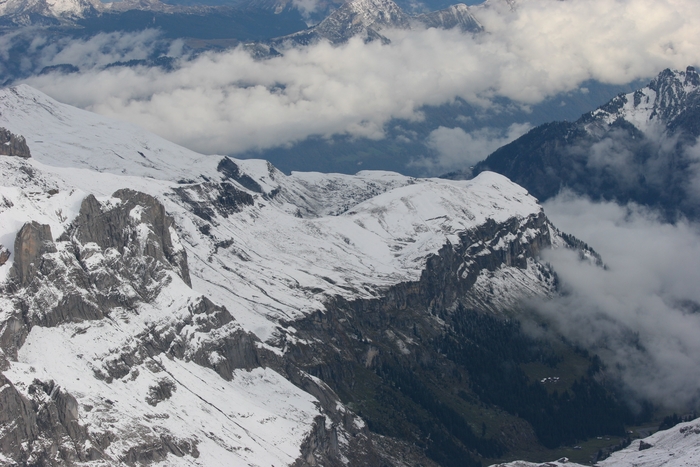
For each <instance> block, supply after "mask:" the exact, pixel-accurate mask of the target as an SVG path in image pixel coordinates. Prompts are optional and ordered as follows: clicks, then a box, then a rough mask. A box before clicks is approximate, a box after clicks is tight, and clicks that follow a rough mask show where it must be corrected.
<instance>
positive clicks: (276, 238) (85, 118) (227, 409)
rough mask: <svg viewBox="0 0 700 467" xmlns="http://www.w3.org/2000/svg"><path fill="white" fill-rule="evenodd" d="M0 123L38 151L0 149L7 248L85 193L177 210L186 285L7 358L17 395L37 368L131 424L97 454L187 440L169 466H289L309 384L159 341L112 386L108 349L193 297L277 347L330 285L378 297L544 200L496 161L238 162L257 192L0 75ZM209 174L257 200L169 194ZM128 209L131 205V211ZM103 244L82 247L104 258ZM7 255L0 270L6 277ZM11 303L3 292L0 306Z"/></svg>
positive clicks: (51, 335)
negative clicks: (450, 164) (465, 176)
mask: <svg viewBox="0 0 700 467" xmlns="http://www.w3.org/2000/svg"><path fill="white" fill-rule="evenodd" d="M0 127H5V128H7V129H8V130H10V131H11V132H13V133H15V134H20V135H23V136H24V137H25V138H26V140H27V144H28V146H29V148H30V150H31V153H32V157H31V158H30V159H28V160H23V159H19V158H11V157H0V172H1V173H2V174H3V177H2V180H3V182H2V186H0V245H3V246H4V247H6V248H8V249H10V251H11V252H12V249H13V245H14V238H15V236H16V234H17V232H18V231H19V229H20V228H21V227H22V225H23V224H24V223H25V222H28V221H32V220H34V221H38V222H39V223H42V224H48V225H50V227H51V230H52V234H53V236H54V238H57V237H58V236H59V235H60V234H61V233H62V232H63V231H65V229H66V228H67V227H68V226H69V224H70V222H71V221H72V220H73V219H74V218H75V216H76V215H77V213H78V211H79V209H80V204H81V201H82V200H83V199H84V197H85V196H87V195H88V194H94V195H95V196H96V197H97V198H98V200H99V201H100V202H102V203H113V202H116V201H118V200H115V199H114V198H111V195H112V193H114V192H115V191H116V190H118V189H121V188H131V189H134V190H138V191H141V192H144V193H147V194H150V195H152V196H154V197H156V198H157V199H159V200H160V201H161V202H162V203H163V204H164V205H165V208H166V210H167V212H168V213H169V214H170V215H172V216H173V217H174V219H175V225H176V228H177V238H179V242H180V245H181V247H183V248H184V249H185V250H186V252H187V255H188V262H189V267H190V273H191V276H192V284H193V287H192V289H190V288H188V287H187V286H186V285H185V284H184V282H182V281H181V280H180V279H179V277H178V276H177V275H175V274H172V277H171V279H172V281H171V282H170V283H169V285H167V286H166V287H164V289H163V290H162V291H161V292H160V295H159V296H158V297H157V299H156V300H155V302H153V303H150V304H144V305H142V306H140V307H139V309H138V310H135V311H127V310H124V311H123V312H114V313H112V314H111V315H110V317H109V319H103V320H98V321H89V322H83V323H70V324H62V325H60V326H58V327H55V328H42V327H34V328H33V329H32V330H31V332H30V334H29V336H28V338H27V341H26V343H25V345H24V346H23V347H22V348H21V349H20V353H19V358H18V360H19V361H18V362H13V363H12V367H11V369H10V370H8V371H7V372H5V375H6V376H7V377H8V378H9V379H10V380H11V381H12V382H13V384H15V386H16V387H17V388H18V389H19V390H20V391H26V390H27V388H28V386H29V384H31V382H32V381H33V379H34V378H37V377H38V378H39V379H42V380H50V379H52V380H54V381H55V382H56V383H57V384H59V385H60V386H61V387H62V388H64V389H66V390H68V391H69V392H70V393H71V394H73V395H74V396H75V397H76V399H77V400H78V403H79V405H80V411H79V412H80V416H81V422H86V423H88V424H89V425H90V426H94V427H107V426H110V427H111V428H110V429H111V430H113V431H114V432H116V433H119V434H120V436H122V435H123V436H124V438H123V439H119V441H117V442H115V443H113V444H112V445H110V448H109V450H110V451H109V452H108V454H112V455H114V456H117V457H118V456H119V455H120V453H123V452H124V451H125V450H126V449H127V448H128V447H129V446H130V444H129V443H132V442H135V441H134V439H132V438H133V437H134V436H137V435H138V436H141V439H143V438H144V437H146V438H147V437H148V436H153V437H155V438H157V437H158V436H160V434H162V433H170V434H172V435H173V436H176V437H177V438H178V439H181V440H192V441H193V442H195V441H196V443H197V445H198V450H199V452H200V457H199V458H196V459H195V458H193V457H191V456H185V457H183V458H174V457H168V462H167V463H166V464H167V465H178V462H179V463H182V464H183V465H266V466H269V465H289V464H290V463H292V462H293V461H294V460H295V459H296V458H297V457H298V456H299V454H300V450H299V448H300V445H301V443H302V441H303V439H304V438H305V436H307V435H308V433H309V431H310V430H311V427H312V423H313V419H314V417H315V416H317V415H319V414H320V413H321V412H320V409H319V407H318V406H317V402H316V401H315V400H314V398H313V397H312V396H310V395H309V394H307V393H305V392H303V391H301V390H300V389H298V388H296V387H295V386H293V385H292V384H291V383H290V382H288V381H287V380H285V379H284V378H283V377H282V376H280V375H278V374H276V373H275V372H274V371H272V370H270V369H256V370H253V371H250V372H248V371H244V370H237V371H235V374H234V377H233V380H232V381H230V382H227V381H225V380H223V379H222V378H221V377H219V375H218V374H216V373H215V372H213V371H211V370H209V369H206V368H203V367H201V366H198V365H196V364H195V363H193V362H188V361H182V360H170V359H168V358H166V357H165V356H163V355H161V356H156V357H154V358H153V359H152V360H153V361H150V362H148V364H142V365H140V366H138V367H137V370H138V372H135V371H133V370H132V372H131V373H130V374H129V375H127V376H125V377H123V378H121V379H117V380H114V381H112V382H111V383H107V382H105V381H102V380H100V379H98V378H96V377H95V376H94V371H95V368H96V367H99V364H100V362H101V361H104V360H105V359H109V358H110V355H114V354H115V352H118V351H119V349H122V348H127V347H129V346H130V345H133V343H134V340H135V339H137V337H136V336H138V335H139V334H140V333H143V332H144V331H146V330H147V329H148V327H149V326H153V325H158V326H161V325H162V326H167V325H169V323H173V322H174V321H175V320H178V319H181V317H182V316H183V314H185V313H187V309H188V305H189V304H191V303H193V301H195V300H197V299H198V297H201V296H202V295H204V296H206V297H208V298H209V299H211V300H212V301H213V302H214V303H216V304H218V305H223V306H225V307H226V308H227V309H228V310H229V312H230V313H231V315H232V316H233V317H234V319H235V320H236V321H235V322H234V323H230V326H234V327H235V326H241V327H242V328H243V329H244V330H246V331H249V332H252V333H254V334H256V335H257V336H258V337H259V338H260V339H261V340H262V341H263V344H261V345H263V346H265V347H266V348H269V349H272V350H274V351H275V352H277V353H283V352H284V351H285V349H284V348H278V347H277V346H280V345H283V344H282V343H283V342H286V341H289V340H290V339H294V336H293V333H294V332H295V331H294V328H293V327H292V326H289V325H288V324H287V325H286V326H285V325H284V323H289V322H291V321H293V320H294V319H297V318H300V317H303V316H304V315H305V314H307V313H310V312H314V311H316V310H323V309H324V304H325V301H326V300H327V299H328V298H329V297H331V296H335V295H340V296H343V297H346V298H349V299H355V298H362V297H376V296H379V295H380V294H381V293H382V292H383V290H385V289H386V288H387V287H389V286H391V285H394V284H396V283H399V282H405V281H413V280H417V279H419V277H420V274H421V271H422V270H423V268H424V266H425V263H426V259H427V258H428V256H430V255H431V254H434V253H436V252H437V251H438V250H439V249H440V248H441V247H443V246H444V245H445V244H447V243H449V242H452V243H455V242H457V241H458V234H459V233H460V232H462V231H464V230H467V229H471V228H474V227H477V226H479V225H481V224H483V223H484V222H485V221H486V220H487V219H489V218H491V219H494V220H495V221H496V222H504V221H506V220H508V219H510V218H513V217H515V218H520V219H525V218H527V217H528V216H531V215H537V214H538V213H540V212H541V207H540V206H539V205H538V204H537V202H536V200H535V199H534V198H533V197H531V196H530V195H528V194H527V192H526V191H525V190H524V189H523V188H521V187H519V186H518V185H516V184H514V183H512V182H510V181H509V180H508V179H506V178H505V177H503V176H500V175H497V174H494V173H489V172H485V173H482V174H481V175H479V176H478V177H477V178H475V179H474V180H471V181H448V180H440V179H415V178H411V177H405V176H402V175H399V174H395V173H389V172H360V173H358V174H356V175H352V176H351V175H341V174H319V173H293V174H292V175H289V176H288V175H285V174H283V173H282V172H280V171H279V170H277V169H275V168H274V167H272V166H271V165H270V164H269V163H267V162H265V161H256V160H245V161H242V160H232V162H233V163H235V164H236V165H237V166H238V168H239V170H240V172H241V173H242V174H244V175H247V176H248V177H250V179H252V180H254V181H255V182H256V183H257V184H258V185H259V187H260V189H261V190H260V191H262V193H260V192H258V191H257V190H253V191H251V190H249V189H247V188H245V187H243V186H242V185H240V184H238V183H237V182H235V181H233V180H231V179H229V180H228V181H227V180H226V177H225V176H224V174H222V173H221V172H219V171H217V165H218V164H219V162H220V161H222V157H221V156H204V155H201V154H197V153H194V152H192V151H189V150H187V149H184V148H181V147H179V146H177V145H175V144H173V143H170V142H168V141H166V140H163V139H162V138H160V137H157V136H155V135H152V134H150V133H148V132H146V131H144V130H142V129H139V128H137V127H135V126H133V125H130V124H127V123H122V122H119V121H115V120H111V119H108V118H106V117H102V116H99V115H96V114H92V113H89V112H85V111H82V110H78V109H76V108H73V107H70V106H67V105H64V104H60V103H58V102H56V101H54V100H52V99H50V98H49V97H47V96H45V95H43V94H42V93H40V92H38V91H36V90H34V89H32V88H30V87H28V86H26V85H20V86H17V87H14V88H6V89H0ZM220 182H226V183H231V184H233V185H235V186H236V187H237V188H238V190H240V191H242V192H246V193H248V194H249V195H250V196H252V199H253V203H252V204H250V205H243V206H242V207H241V209H240V211H238V212H229V213H227V214H226V215H224V214H221V213H217V214H215V215H214V217H213V218H212V219H211V221H210V222H207V221H205V220H204V219H203V218H201V217H198V216H197V215H195V214H194V212H193V210H192V208H191V206H190V205H188V204H187V202H185V201H183V199H182V197H181V196H179V195H178V194H177V193H176V192H175V191H174V190H175V189H180V190H185V191H186V192H187V193H188V194H189V195H191V199H194V200H195V201H197V200H199V201H202V202H205V203H207V202H209V201H210V200H211V199H215V198H216V193H217V192H216V191H215V187H216V185H217V184H218V183H220ZM212 187H213V188H212ZM212 190H214V191H212ZM130 214H131V217H133V218H134V219H136V220H138V219H140V211H139V210H138V209H135V210H132V211H131V213H130ZM205 227H208V229H209V231H208V232H207V233H203V232H206V230H207V229H206V228H205ZM176 243H177V239H176ZM98 253H99V252H98ZM100 254H101V253H100ZM100 254H97V255H96V256H95V257H94V258H90V261H92V260H93V259H94V261H96V262H98V263H99V261H100V258H101V256H100ZM105 254H107V252H105ZM11 259H12V257H11ZM11 263H12V261H11V260H10V261H8V262H7V263H6V264H5V265H3V266H0V281H4V280H6V278H7V275H8V272H9V269H10V265H11ZM533 271H534V270H533ZM535 272H536V271H535ZM527 274H529V273H527ZM10 306H11V305H10V304H9V303H8V302H5V301H0V320H3V319H6V318H5V315H6V312H7V310H8V309H9V307H10ZM182 332H187V329H184V330H183V331H182ZM283 334H286V339H281V338H280V337H281V336H282V335H283ZM191 337H192V338H197V336H191ZM217 358H220V356H218V355H217V354H216V353H212V354H211V355H210V356H209V359H210V361H215V360H216V359H217ZM164 380H165V381H169V382H171V383H173V384H175V387H176V390H175V391H174V392H173V395H172V397H171V398H170V399H167V400H164V401H162V402H160V403H159V404H158V405H157V406H151V405H149V404H147V403H146V401H145V397H146V395H147V394H148V391H149V388H150V387H152V386H154V385H156V384H157V383H158V382H160V381H164ZM134 427H136V428H137V430H136V431H134ZM99 429H102V428H99ZM129 433H134V434H132V435H129ZM129 436H131V437H129ZM166 464H164V465H166Z"/></svg>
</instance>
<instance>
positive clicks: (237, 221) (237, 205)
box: [0, 85, 634, 466]
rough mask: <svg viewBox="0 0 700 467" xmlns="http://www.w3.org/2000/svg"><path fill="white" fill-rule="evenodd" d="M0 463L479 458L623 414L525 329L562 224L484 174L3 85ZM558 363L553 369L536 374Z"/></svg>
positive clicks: (563, 436) (595, 427)
mask: <svg viewBox="0 0 700 467" xmlns="http://www.w3.org/2000/svg"><path fill="white" fill-rule="evenodd" d="M0 126H1V127H3V128H5V130H3V131H2V132H1V133H0V137H1V138H2V140H3V144H2V146H1V147H3V148H5V149H3V151H2V153H3V154H4V155H3V156H0V165H1V166H2V176H3V184H2V187H0V226H1V228H2V230H1V231H0V244H1V246H0V349H1V353H0V368H1V370H2V374H1V375H0V378H2V385H1V386H0V387H1V389H0V405H1V406H2V412H1V414H0V417H2V420H1V421H0V424H1V425H0V426H1V427H2V429H1V430H0V453H1V454H2V462H3V463H5V464H8V465H96V466H97V465H134V464H153V465H277V466H278V465H397V466H398V465H411V466H415V465H426V466H429V465H444V466H451V465H479V464H481V463H482V462H483V460H484V459H497V458H500V457H502V456H504V455H505V454H506V453H509V452H529V451H532V450H533V449H534V450H539V451H540V452H541V451H542V450H546V449H548V448H553V447H556V446H559V445H561V444H565V443H572V442H574V441H575V440H579V439H585V438H587V437H590V436H595V435H600V434H623V433H624V424H625V423H628V422H631V421H633V418H634V416H633V415H632V414H631V413H629V411H628V410H627V409H626V406H625V405H624V404H622V403H621V402H620V401H619V399H618V398H617V397H616V396H615V394H614V393H612V392H611V391H610V390H609V389H608V388H606V387H605V386H604V385H602V383H601V382H600V380H599V378H597V376H596V375H598V374H599V372H600V371H601V367H600V362H599V361H597V359H595V358H593V357H591V356H589V355H588V354H586V353H585V352H583V351H579V350H577V349H573V348H571V347H570V346H569V345H568V344H566V342H564V341H558V340H556V339H555V340H551V339H550V340H541V339H537V338H535V337H531V335H530V334H529V333H526V332H524V331H523V329H522V327H521V326H520V324H519V321H518V320H519V317H521V316H524V315H523V313H525V310H526V307H525V306H524V305H523V300H524V299H547V297H552V296H554V295H556V294H557V293H558V289H557V279H556V274H555V272H554V271H553V270H552V269H551V267H550V266H548V265H547V264H545V263H543V262H542V261H541V260H540V259H539V254H540V252H541V251H542V250H543V249H544V248H549V247H554V248H574V249H577V250H579V251H580V255H581V258H582V260H584V261H591V262H594V263H599V262H600V258H599V257H598V256H597V255H596V254H595V252H593V251H592V250H590V249H588V248H587V247H586V246H585V245H584V244H582V243H581V242H579V241H577V240H576V239H574V238H572V237H570V236H568V235H565V234H563V233H560V232H559V231H558V230H557V229H556V228H555V227H554V226H553V225H552V224H551V223H550V222H549V221H548V219H547V218H546V216H545V215H544V213H543V211H542V208H541V207H540V206H539V205H538V204H537V202H536V200H535V199H534V198H533V197H532V196H530V195H529V194H528V193H527V192H526V191H525V190H524V189H523V188H521V187H519V186H518V185H516V184H514V183H512V182H510V181H509V180H508V179H506V178H505V177H503V176H501V175H497V174H495V173H491V172H484V173H481V174H480V175H479V176H477V177H476V178H474V179H473V180H470V181H450V180H441V179H416V178H411V177H406V176H402V175H399V174H395V173H390V172H360V173H358V174H357V175H354V176H349V175H339V174H320V173H292V174H291V175H285V174H283V173H282V172H280V171H278V170H277V169H275V168H274V167H273V166H271V165H270V164H269V163H267V162H265V161H261V160H247V161H241V160H235V159H232V158H229V157H218V156H202V155H199V154H196V153H193V152H191V151H189V150H186V149H184V148H181V147H179V146H176V145H174V144H172V143H169V142H167V141H165V140H163V139H161V138H159V137H156V136H154V135H152V134H149V133H147V132H145V131H143V130H141V129H139V128H137V127H134V126H131V125H128V124H124V123H120V122H117V121H114V120H110V119H108V118H105V117H100V116H98V115H95V114H91V113H89V112H85V111H81V110H78V109H75V108H72V107H69V106H66V105H63V104H59V103H57V102H56V101H53V100H52V99H50V98H48V97H47V96H45V95H43V94H41V93H39V92H38V91H36V90H34V89H32V88H30V87H28V86H26V85H21V86H17V87H12V88H6V89H3V90H2V91H0ZM542 374H545V376H549V375H562V378H559V377H557V378H553V377H552V378H544V379H542V376H541V375H542Z"/></svg>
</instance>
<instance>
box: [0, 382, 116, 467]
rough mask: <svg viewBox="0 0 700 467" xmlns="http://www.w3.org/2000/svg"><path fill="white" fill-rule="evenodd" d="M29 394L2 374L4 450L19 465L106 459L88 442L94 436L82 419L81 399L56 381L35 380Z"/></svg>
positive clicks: (1, 438) (0, 423) (1, 434)
mask: <svg viewBox="0 0 700 467" xmlns="http://www.w3.org/2000/svg"><path fill="white" fill-rule="evenodd" d="M28 393H29V397H25V396H23V395H22V394H20V392H19V391H17V389H16V388H15V387H14V386H13V385H12V383H11V382H10V381H9V380H8V379H7V378H5V376H4V375H2V374H0V407H2V410H0V426H3V427H4V429H3V430H2V431H1V432H0V452H2V453H3V454H4V455H5V456H7V457H8V458H10V459H12V460H13V461H14V462H15V463H16V464H17V465H36V466H66V465H74V464H76V463H78V462H85V461H88V460H96V459H104V458H105V456H104V453H103V452H102V451H101V450H100V449H98V448H96V447H94V446H96V445H97V443H85V441H86V440H89V439H91V437H90V435H89V434H88V431H87V429H86V428H85V427H84V426H82V425H81V424H80V423H79V413H78V403H77V401H76V400H75V398H74V397H73V396H72V395H70V394H69V393H67V392H66V391H64V390H62V389H61V388H60V387H59V386H58V385H56V384H55V383H54V382H53V381H48V382H44V381H40V380H36V379H35V380H34V382H33V383H32V384H31V385H30V386H29V388H28Z"/></svg>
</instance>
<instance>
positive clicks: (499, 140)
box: [409, 123, 532, 173]
mask: <svg viewBox="0 0 700 467" xmlns="http://www.w3.org/2000/svg"><path fill="white" fill-rule="evenodd" d="M530 129H532V126H531V125H530V124H529V123H514V124H512V125H511V126H510V127H508V128H507V129H506V130H505V131H503V130H500V129H498V128H481V129H479V130H476V131H472V132H470V133H467V132H466V131H464V130H463V129H461V128H446V127H444V126H441V127H439V128H437V129H436V130H433V131H432V132H431V133H430V135H429V136H428V138H427V141H426V145H427V146H428V148H430V149H432V150H433V151H434V152H435V157H423V158H421V159H417V160H414V161H412V162H411V163H410V164H409V165H410V166H413V167H420V168H424V169H425V170H426V171H427V172H428V173H445V172H447V171H450V170H455V169H463V168H466V167H471V166H473V165H474V164H476V163H477V162H479V161H481V160H482V159H485V158H486V156H488V155H489V154H491V153H492V152H493V151H495V150H496V149H498V148H499V147H501V146H503V145H504V144H508V143H510V142H511V141H513V140H515V139H516V138H518V137H520V136H522V135H523V134H525V133H527V132H528V131H529V130H530Z"/></svg>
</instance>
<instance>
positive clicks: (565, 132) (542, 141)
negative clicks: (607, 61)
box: [448, 67, 700, 219]
mask: <svg viewBox="0 0 700 467" xmlns="http://www.w3.org/2000/svg"><path fill="white" fill-rule="evenodd" d="M698 122H700V75H698V73H697V72H696V70H695V69H694V68H693V67H688V68H687V69H686V70H685V71H673V70H664V71H663V72H661V73H660V74H659V75H658V76H657V77H656V78H655V79H654V80H653V81H652V82H651V83H650V84H649V85H648V86H647V87H645V88H642V89H639V90H637V91H635V92H633V93H630V94H626V95H620V96H618V97H616V98H614V99H612V100H611V101H610V102H608V103H607V104H605V105H603V106H601V107H600V108H598V109H597V110H595V111H593V112H590V113H588V114H585V115H583V116H582V117H581V118H580V119H579V120H577V121H576V122H573V123H571V122H553V123H548V124H545V125H541V126H539V127H537V128H535V129H533V130H531V131H530V132H529V133H527V134H526V135H524V136H522V137H520V138H519V139H517V140H515V141H514V142H512V143H510V144H508V145H506V146H504V147H502V148H500V149H498V150H497V151H495V152H494V153H493V154H491V155H490V156H489V157H488V158H487V159H486V160H484V161H482V162H480V163H479V164H477V165H476V166H475V167H474V170H473V172H472V173H467V172H469V171H466V172H463V173H456V174H451V175H448V177H451V178H460V177H469V176H471V175H475V174H478V173H480V172H482V171H484V170H492V171H495V172H499V173H502V174H504V175H506V176H508V177H509V178H511V179H512V180H513V181H515V182H516V183H518V184H520V185H522V186H523V187H525V188H527V189H528V190H529V191H530V192H531V193H532V194H533V195H534V196H536V197H537V198H538V199H540V200H542V201H544V200H546V199H548V198H551V197H553V196H555V195H557V194H558V193H559V192H560V191H561V190H562V189H570V190H572V191H574V192H575V193H578V194H584V195H587V196H590V197H591V198H593V199H605V200H617V201H619V202H622V203H626V202H628V201H634V202H637V203H640V204H645V205H648V206H652V207H655V208H660V209H661V210H662V211H663V212H664V213H665V214H666V215H667V217H668V218H669V219H675V218H677V217H678V215H679V214H680V215H684V216H687V217H690V218H697V216H698V215H700V211H699V210H698V205H699V204H698V202H697V201H698V199H697V194H696V193H695V191H694V190H693V188H692V186H693V184H694V183H695V182H696V180H697V177H698V171H697V154H696V153H697V148H696V145H697V138H698V136H700V123H698Z"/></svg>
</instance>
